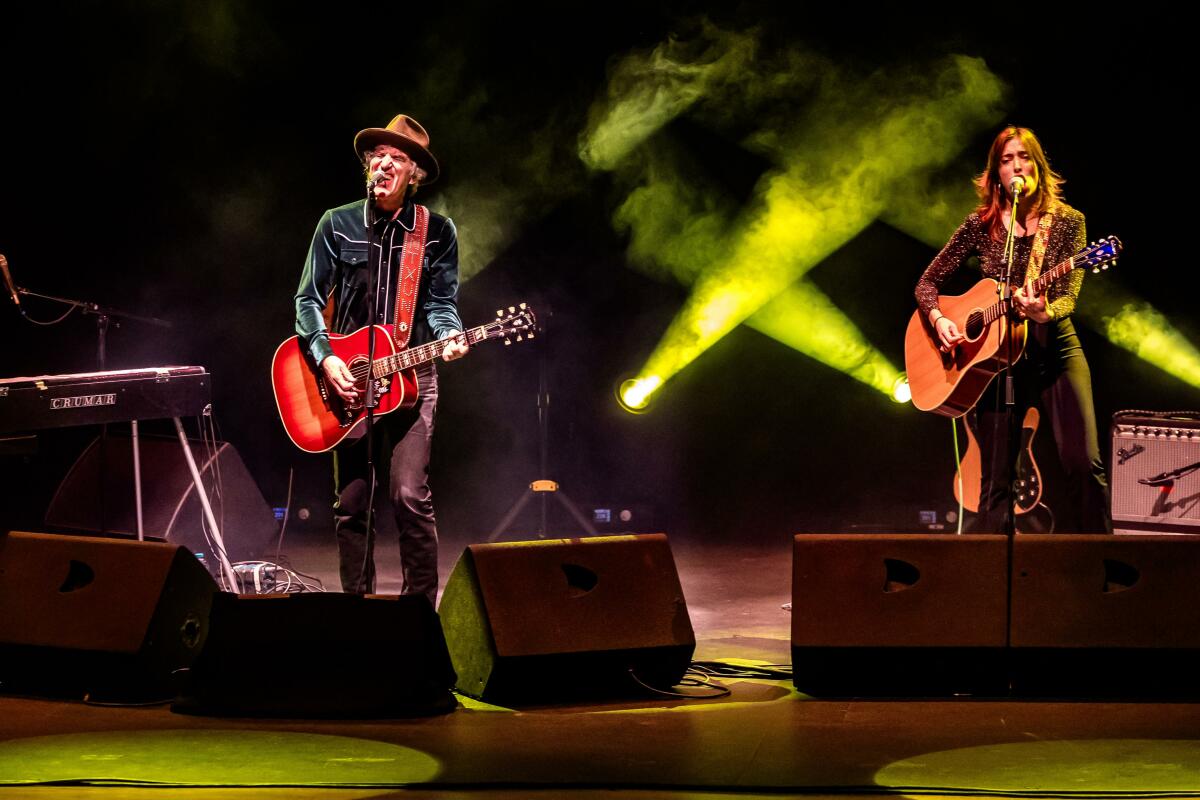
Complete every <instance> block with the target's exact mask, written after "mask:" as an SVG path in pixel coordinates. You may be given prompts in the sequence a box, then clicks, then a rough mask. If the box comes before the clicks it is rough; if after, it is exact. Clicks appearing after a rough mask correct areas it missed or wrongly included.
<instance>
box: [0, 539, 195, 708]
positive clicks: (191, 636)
mask: <svg viewBox="0 0 1200 800" xmlns="http://www.w3.org/2000/svg"><path fill="white" fill-rule="evenodd" d="M216 591H217V587H216V584H215V583H214V582H213V579H212V578H211V577H210V576H209V574H208V573H207V572H206V571H205V570H204V568H203V567H202V566H201V565H200V563H199V562H197V560H196V557H195V556H193V555H192V554H191V553H189V552H188V551H187V550H185V549H183V548H181V547H178V546H174V545H169V544H157V543H152V542H131V541H124V540H119V539H100V538H93V537H85V536H61V535H55V534H39V533H20V532H15V531H14V532H11V533H0V686H2V687H3V688H4V689H5V690H6V691H30V692H34V693H50V694H56V695H80V694H90V695H92V696H93V697H101V698H112V699H123V698H147V697H149V698H154V699H169V698H170V697H172V696H173V694H174V692H173V688H172V687H173V681H172V674H173V673H174V672H176V671H177V670H179V669H182V668H185V667H187V666H189V665H190V664H191V663H192V661H193V660H194V659H195V657H196V656H197V654H198V653H199V652H200V650H201V647H202V645H203V643H204V640H205V637H206V636H207V634H208V624H209V610H210V607H211V605H212V598H213V596H214V594H215V593H216Z"/></svg>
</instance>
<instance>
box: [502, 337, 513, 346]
mask: <svg viewBox="0 0 1200 800" xmlns="http://www.w3.org/2000/svg"><path fill="white" fill-rule="evenodd" d="M510 344H512V339H509V338H508V337H505V338H504V346H505V347H508V346H509V345H510Z"/></svg>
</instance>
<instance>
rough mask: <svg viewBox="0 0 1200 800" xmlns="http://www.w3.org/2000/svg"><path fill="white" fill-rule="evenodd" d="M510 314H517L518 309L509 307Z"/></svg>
mask: <svg viewBox="0 0 1200 800" xmlns="http://www.w3.org/2000/svg"><path fill="white" fill-rule="evenodd" d="M508 313H510V314H515V313H517V309H516V307H514V306H509V307H508Z"/></svg>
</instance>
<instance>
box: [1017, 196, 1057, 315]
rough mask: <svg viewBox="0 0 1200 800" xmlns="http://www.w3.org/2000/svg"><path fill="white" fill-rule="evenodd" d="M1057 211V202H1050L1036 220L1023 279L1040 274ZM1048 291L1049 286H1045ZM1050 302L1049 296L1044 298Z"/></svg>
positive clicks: (1035, 277)
mask: <svg viewBox="0 0 1200 800" xmlns="http://www.w3.org/2000/svg"><path fill="white" fill-rule="evenodd" d="M1056 211H1058V203H1054V204H1052V205H1051V206H1050V207H1049V208H1048V209H1046V213H1044V214H1042V218H1041V219H1040V220H1039V221H1038V229H1037V236H1036V237H1034V240H1033V247H1032V248H1031V249H1030V251H1029V264H1028V265H1027V266H1026V267H1025V280H1026V281H1035V280H1037V279H1038V276H1039V275H1041V274H1042V262H1043V261H1044V260H1045V258H1046V244H1047V243H1048V242H1049V241H1050V227H1051V226H1052V225H1053V224H1054V213H1055V212H1056ZM1047 293H1049V287H1047ZM1046 303H1047V304H1049V303H1050V298H1049V297H1047V298H1046Z"/></svg>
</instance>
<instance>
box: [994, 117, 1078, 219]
mask: <svg viewBox="0 0 1200 800" xmlns="http://www.w3.org/2000/svg"><path fill="white" fill-rule="evenodd" d="M1018 137H1019V138H1020V139H1021V144H1022V145H1024V146H1025V152H1026V153H1028V154H1029V155H1030V157H1032V159H1033V163H1034V164H1035V165H1036V166H1037V171H1038V174H1037V178H1038V187H1037V191H1035V192H1034V194H1033V196H1032V197H1030V198H1028V199H1027V200H1026V201H1025V202H1030V201H1032V202H1033V203H1034V205H1035V207H1036V208H1037V212H1038V214H1039V215H1041V214H1044V213H1046V210H1047V209H1049V208H1050V206H1051V205H1053V204H1054V203H1057V202H1058V201H1059V200H1060V199H1061V198H1062V192H1061V190H1060V187H1061V186H1062V185H1063V183H1065V181H1064V180H1063V178H1062V176H1061V175H1059V174H1058V173H1057V172H1055V171H1054V170H1052V169H1050V162H1049V161H1048V160H1047V159H1046V151H1045V150H1043V149H1042V143H1041V142H1039V141H1038V138H1037V136H1035V135H1034V133H1033V131H1031V130H1029V129H1028V128H1018V127H1017V126H1016V125H1009V126H1008V127H1007V128H1005V129H1004V130H1002V131H1000V133H998V134H996V139H995V141H993V142H992V147H991V149H990V150H988V160H987V168H986V169H984V171H983V173H982V174H981V175H980V176H979V177H978V178H976V179H975V193H976V194H978V195H979V207H978V208H976V209H975V212H976V213H977V214H979V219H980V220H981V221H982V222H983V224H984V225H985V226H986V227H987V230H988V233H989V234H990V235H991V236H992V238H993V239H1003V238H1004V226H1003V224H1002V222H1001V220H1002V217H1001V212H1002V211H1003V210H1004V202H1005V197H1006V196H1007V195H1006V193H1005V191H1004V187H1003V186H1001V185H1000V156H1001V155H1002V154H1003V153H1004V147H1005V146H1006V145H1007V144H1008V143H1009V142H1010V141H1012V140H1013V139H1015V138H1018ZM1026 207H1027V206H1026Z"/></svg>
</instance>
